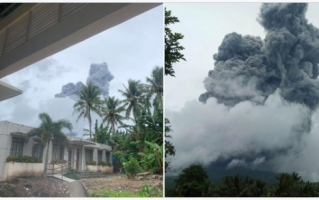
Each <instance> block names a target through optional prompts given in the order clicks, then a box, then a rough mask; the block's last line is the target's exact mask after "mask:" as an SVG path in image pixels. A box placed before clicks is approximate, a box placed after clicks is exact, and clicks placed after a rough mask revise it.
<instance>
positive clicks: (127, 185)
mask: <svg viewBox="0 0 319 200" xmlns="http://www.w3.org/2000/svg"><path fill="white" fill-rule="evenodd" d="M146 179H147V180H136V179H127V178H126V177H125V176H124V175H112V176H110V177H109V178H97V179H86V180H82V183H83V184H84V185H85V186H86V188H87V189H88V192H89V193H92V192H93V193H100V192H103V191H105V190H113V191H129V192H131V193H133V194H137V193H138V192H139V191H140V190H141V189H142V187H143V185H152V186H154V187H156V188H158V189H159V190H160V191H163V179H162V178H159V179H152V178H151V177H146Z"/></svg>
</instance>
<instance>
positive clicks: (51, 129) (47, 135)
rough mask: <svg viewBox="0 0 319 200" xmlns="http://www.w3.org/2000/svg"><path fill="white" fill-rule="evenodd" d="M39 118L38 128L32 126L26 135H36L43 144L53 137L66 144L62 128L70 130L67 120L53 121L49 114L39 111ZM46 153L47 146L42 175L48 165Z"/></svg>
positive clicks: (70, 125)
mask: <svg viewBox="0 0 319 200" xmlns="http://www.w3.org/2000/svg"><path fill="white" fill-rule="evenodd" d="M39 119H40V120H41V124H40V126H39V127H38V128H34V129H32V130H31V131H29V132H28V134H27V135H28V137H34V136H37V137H39V138H40V139H41V143H42V144H43V145H48V146H49V144H50V142H51V140H52V139H53V141H54V142H56V143H60V144H61V143H64V144H68V139H67V137H66V136H65V135H64V133H63V132H62V129H63V128H66V129H68V130H69V131H71V130H72V128H73V127H72V124H71V123H70V122H69V121H68V120H64V119H62V120H59V121H53V120H52V118H51V117H50V115H49V114H47V113H40V114H39ZM48 154H49V148H47V152H46V156H45V164H44V173H43V176H44V177H46V176H47V166H48Z"/></svg>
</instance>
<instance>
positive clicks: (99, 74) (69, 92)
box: [55, 62, 114, 99]
mask: <svg viewBox="0 0 319 200" xmlns="http://www.w3.org/2000/svg"><path fill="white" fill-rule="evenodd" d="M113 79H114V76H113V75H112V73H111V72H110V71H109V69H108V66H107V64H106V63H105V62H104V63H101V64H91V66H90V71H89V77H88V78H87V81H86V82H87V83H88V82H89V81H91V82H92V83H93V84H94V85H96V86H97V87H98V88H99V89H100V91H101V95H103V96H104V97H107V96H108V95H109V89H110V81H111V80H113ZM83 86H84V84H83V83H82V82H78V83H77V84H74V83H68V84H66V85H64V86H62V91H61V93H59V94H56V95H55V97H56V98H65V97H70V98H71V99H76V98H77V96H76V95H75V93H77V92H79V91H80V90H81V89H82V88H83Z"/></svg>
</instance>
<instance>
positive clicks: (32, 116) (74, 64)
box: [0, 5, 164, 136]
mask: <svg viewBox="0 0 319 200" xmlns="http://www.w3.org/2000/svg"><path fill="white" fill-rule="evenodd" d="M102 62H106V63H107V64H108V68H109V70H110V72H111V73H112V74H113V76H114V79H113V80H112V81H111V82H110V96H116V97H118V98H122V97H121V96H120V94H119V92H118V90H119V89H123V84H125V85H126V84H127V80H128V79H129V78H131V79H137V80H141V81H142V82H145V79H146V76H150V74H151V71H152V69H153V68H154V67H155V66H163V63H164V61H163V6H162V5H161V6H158V7H156V8H154V9H152V10H149V11H147V12H145V13H143V14H141V15H138V16H136V17H134V18H132V19H130V20H128V21H126V22H124V23H122V24H119V25H117V26H115V27H113V28H111V29H108V30H106V31H104V32H102V33H100V34H98V35H95V36H93V37H91V38H89V39H87V40H85V41H82V42H81V43H78V44H76V45H74V46H72V47H69V48H68V49H65V50H63V51H61V52H59V53H57V54H54V55H52V56H50V57H48V58H46V59H44V60H42V61H39V62H37V63H35V64H33V65H30V66H28V67H26V68H24V69H22V70H20V71H18V72H16V73H13V74H11V75H9V76H7V77H4V78H3V79H1V80H2V81H4V82H6V83H9V84H10V85H12V86H14V87H17V88H19V89H21V90H22V91H23V94H22V95H19V96H17V97H14V98H11V99H8V100H5V101H2V102H0V110H1V112H0V121H2V120H7V121H11V122H15V123H21V124H24V125H28V126H37V125H39V120H38V114H39V113H40V112H47V113H48V114H50V116H51V117H52V118H53V119H54V120H58V119H69V120H70V121H71V122H72V123H73V126H74V132H77V133H78V136H82V134H83V131H82V130H83V128H84V127H85V128H87V127H88V126H87V122H86V121H84V120H80V121H79V122H78V123H76V115H74V116H72V113H73V107H72V106H73V104H74V103H75V101H73V100H71V99H69V98H65V99H63V98H62V99H57V98H55V97H54V95H55V94H57V93H60V92H61V87H62V86H63V85H65V84H67V83H69V82H73V83H77V82H78V81H82V82H83V83H86V79H87V77H88V75H89V69H90V65H91V64H92V63H102ZM93 122H95V120H94V121H93Z"/></svg>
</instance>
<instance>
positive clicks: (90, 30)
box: [0, 3, 162, 78]
mask: <svg viewBox="0 0 319 200" xmlns="http://www.w3.org/2000/svg"><path fill="white" fill-rule="evenodd" d="M161 4H162V3H89V4H85V5H78V6H80V7H79V8H78V9H77V10H71V11H72V13H70V12H71V11H70V12H69V13H70V14H68V15H64V14H63V12H64V11H65V10H67V9H68V8H69V7H70V6H74V5H76V4H73V5H70V4H68V5H67V4H64V3H59V4H43V3H42V4H41V3H36V4H34V3H33V4H32V3H24V4H22V5H20V6H19V7H18V8H17V9H16V10H14V11H13V12H12V13H11V14H10V15H8V16H7V17H6V18H5V19H4V20H2V21H1V22H0V51H1V53H0V78H2V77H5V76H7V75H9V74H12V73H14V72H16V71H18V70H21V69H23V68H24V67H27V66H29V65H31V64H33V63H35V62H37V61H40V60H42V59H44V58H46V57H48V56H51V55H52V54H55V53H57V52H59V51H62V50H64V49H66V48H68V47H70V46H72V45H74V44H76V43H78V42H81V41H83V40H85V39H88V38H90V37H92V36H94V35H96V34H98V33H100V32H102V31H104V30H107V29H109V28H112V27H114V26H116V25H118V24H121V23H123V22H125V21H127V20H129V19H131V18H133V17H135V16H137V15H139V14H141V13H143V12H146V11H148V10H150V9H152V8H155V7H157V6H159V5H161ZM66 6H69V7H68V8H67V7H66ZM64 7H65V8H64ZM41 9H42V10H41ZM72 9H73V8H72ZM39 10H41V11H39ZM69 10H70V9H69ZM64 16H65V17H64ZM36 17H38V18H37V19H35V18H36ZM52 19H54V20H53V21H52ZM39 20H40V21H41V20H42V21H41V23H42V24H44V25H45V26H44V25H41V24H39ZM43 20H44V21H43ZM43 27H44V28H43Z"/></svg>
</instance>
